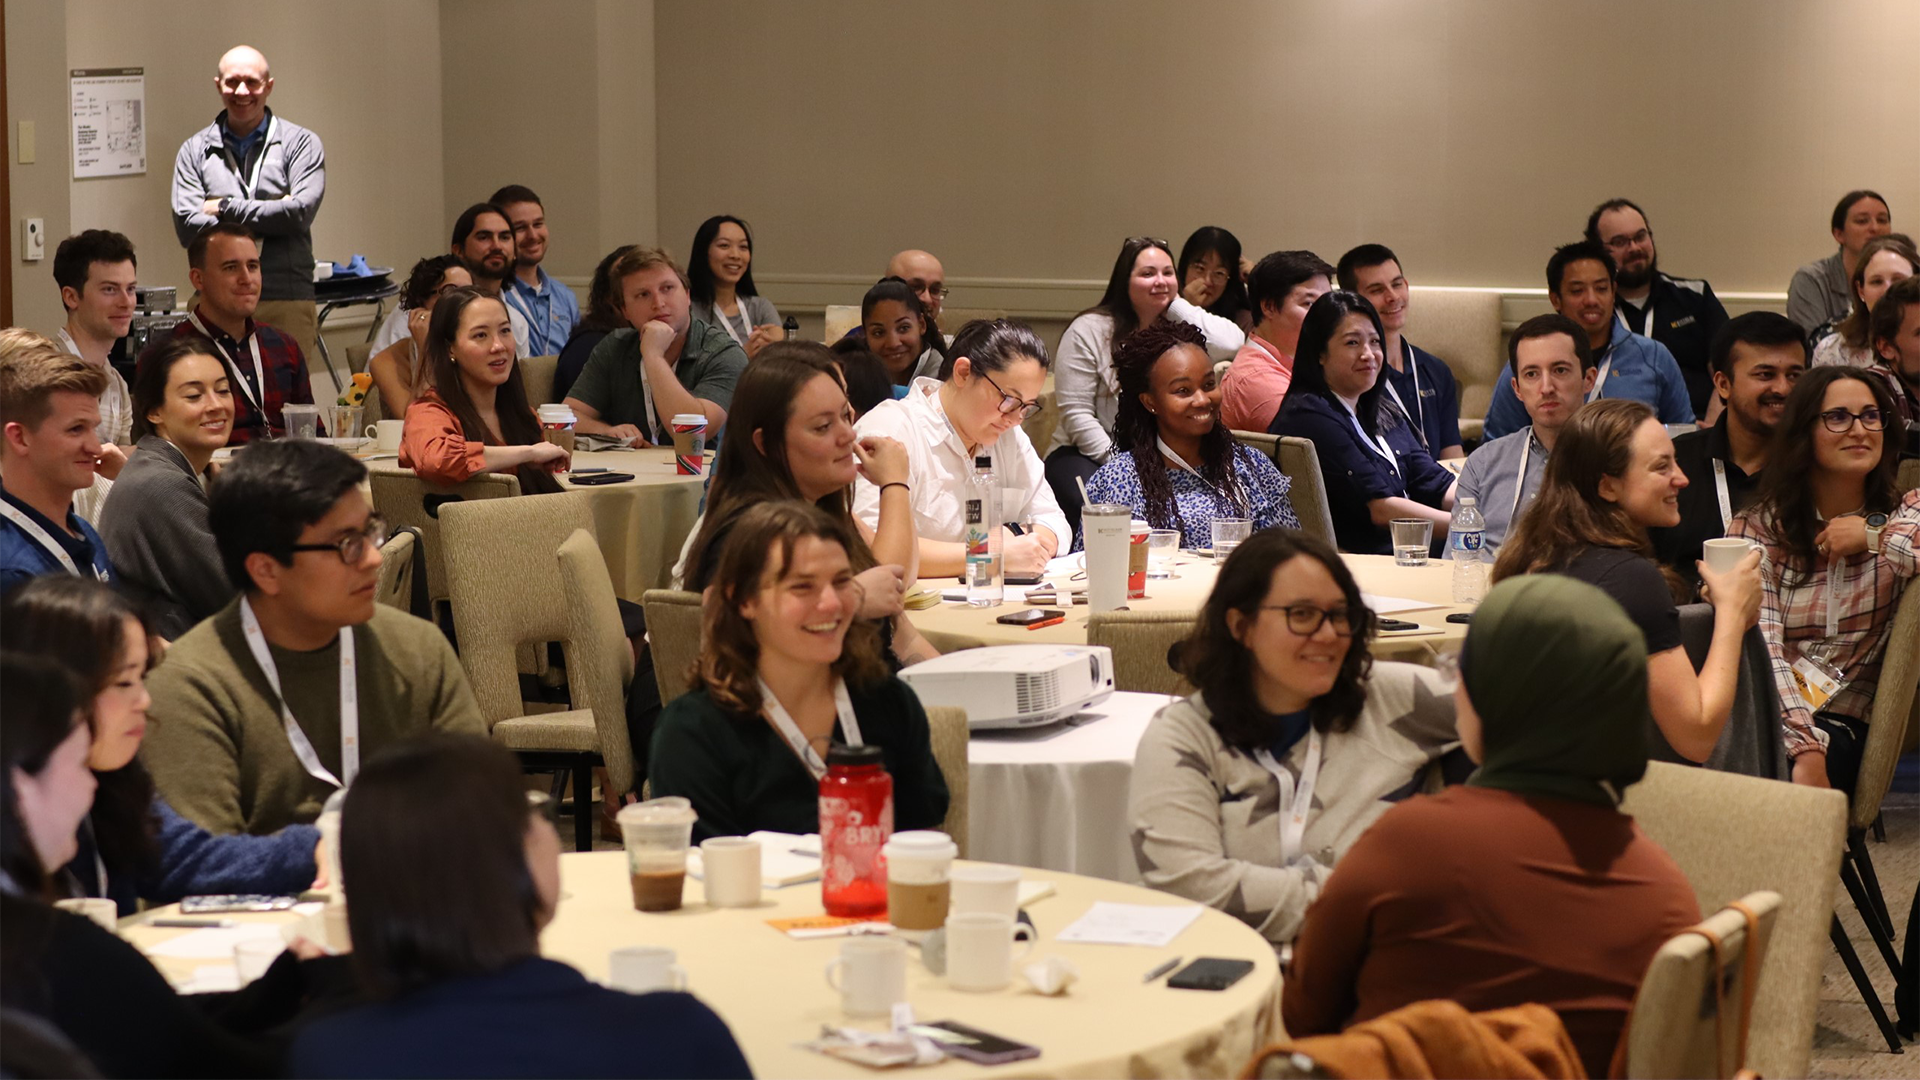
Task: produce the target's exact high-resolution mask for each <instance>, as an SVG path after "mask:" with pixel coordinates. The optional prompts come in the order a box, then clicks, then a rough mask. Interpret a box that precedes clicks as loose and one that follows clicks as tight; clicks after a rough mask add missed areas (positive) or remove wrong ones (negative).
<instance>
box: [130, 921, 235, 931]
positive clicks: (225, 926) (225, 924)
mask: <svg viewBox="0 0 1920 1080" xmlns="http://www.w3.org/2000/svg"><path fill="white" fill-rule="evenodd" d="M148 925H150V926H161V927H167V928H170V929H182V930H186V929H212V930H231V929H233V928H234V926H236V925H237V924H236V923H235V922H234V921H233V920H232V919H155V920H153V922H151V923H149V924H148Z"/></svg>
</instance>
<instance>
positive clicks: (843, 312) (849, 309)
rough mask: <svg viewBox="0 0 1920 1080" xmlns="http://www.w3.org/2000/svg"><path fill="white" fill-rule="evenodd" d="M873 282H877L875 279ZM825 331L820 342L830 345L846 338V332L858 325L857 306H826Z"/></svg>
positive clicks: (858, 314)
mask: <svg viewBox="0 0 1920 1080" xmlns="http://www.w3.org/2000/svg"><path fill="white" fill-rule="evenodd" d="M874 280H876V281H877V280H879V279H878V278H875V279H874ZM825 325H826V329H825V330H824V331H822V334H821V338H820V340H822V341H824V342H826V343H827V344H829V345H831V344H833V343H834V342H836V341H839V340H840V339H841V338H843V337H846V336H847V331H849V330H851V329H853V328H854V327H856V326H859V325H860V305H859V304H828V305H827V310H826V315H825Z"/></svg>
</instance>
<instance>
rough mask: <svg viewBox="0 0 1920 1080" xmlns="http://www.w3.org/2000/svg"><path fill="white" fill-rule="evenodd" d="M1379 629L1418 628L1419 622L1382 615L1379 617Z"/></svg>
mask: <svg viewBox="0 0 1920 1080" xmlns="http://www.w3.org/2000/svg"><path fill="white" fill-rule="evenodd" d="M1380 629H1382V630H1418V629H1420V624H1419V623H1417V622H1408V621H1407V620H1405V619H1389V618H1386V617H1384V616H1383V617H1382V618H1381V619H1380Z"/></svg>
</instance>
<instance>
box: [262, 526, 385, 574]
mask: <svg viewBox="0 0 1920 1080" xmlns="http://www.w3.org/2000/svg"><path fill="white" fill-rule="evenodd" d="M386 542H387V520H386V519H385V518H383V517H381V516H380V515H379V514H368V515H367V524H366V527H365V528H363V529H361V530H360V531H359V532H356V533H348V534H347V535H345V536H343V537H341V538H340V539H338V540H335V541H333V542H332V543H329V544H295V545H293V546H292V547H290V548H288V549H287V550H288V551H331V552H333V553H334V554H336V555H338V556H340V561H341V562H343V563H346V564H347V565H348V566H358V565H359V564H360V560H362V559H364V558H366V557H367V547H368V545H372V546H373V547H379V546H380V545H382V544H384V543H386Z"/></svg>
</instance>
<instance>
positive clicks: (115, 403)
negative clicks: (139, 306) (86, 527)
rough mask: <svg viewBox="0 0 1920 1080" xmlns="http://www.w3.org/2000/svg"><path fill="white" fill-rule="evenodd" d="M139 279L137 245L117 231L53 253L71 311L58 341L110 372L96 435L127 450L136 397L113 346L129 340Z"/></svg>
mask: <svg viewBox="0 0 1920 1080" xmlns="http://www.w3.org/2000/svg"><path fill="white" fill-rule="evenodd" d="M138 276H139V275H138V273H137V272H136V268H135V263H134V258H133V241H131V240H128V239H127V238H126V237H124V236H122V235H120V234H119V233H117V232H108V231H107V230H105V229H88V230H87V231H85V232H83V233H80V234H78V235H75V236H69V237H67V238H66V239H65V240H62V241H60V247H59V248H58V249H56V250H55V251H54V253H53V280H54V283H55V284H57V285H59V286H60V303H61V304H62V305H63V306H65V307H66V309H67V324H66V325H65V326H63V327H61V328H60V332H59V334H58V335H56V340H58V341H59V342H60V344H61V345H63V346H65V347H66V350H67V351H68V352H70V353H72V354H73V355H75V356H77V357H79V358H80V359H82V360H85V361H86V362H87V363H89V364H92V365H93V366H94V367H97V368H99V369H100V370H102V371H104V372H106V373H107V389H106V392H105V393H103V394H101V395H100V426H99V427H97V428H95V429H94V431H93V433H94V434H95V435H98V436H99V437H100V441H101V442H103V443H114V444H116V445H122V446H124V445H126V443H127V442H128V441H130V440H131V439H132V437H133V396H132V394H130V393H129V392H128V391H127V380H125V379H123V378H121V377H120V373H119V372H118V371H115V370H113V364H112V363H110V362H109V359H110V356H111V354H112V352H113V346H114V343H115V342H117V341H119V340H120V339H121V338H123V337H126V336H127V328H128V327H129V326H131V325H132V323H133V311H134V307H135V300H136V298H135V296H134V293H133V288H134V284H135V281H136V279H137V278H138Z"/></svg>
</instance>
